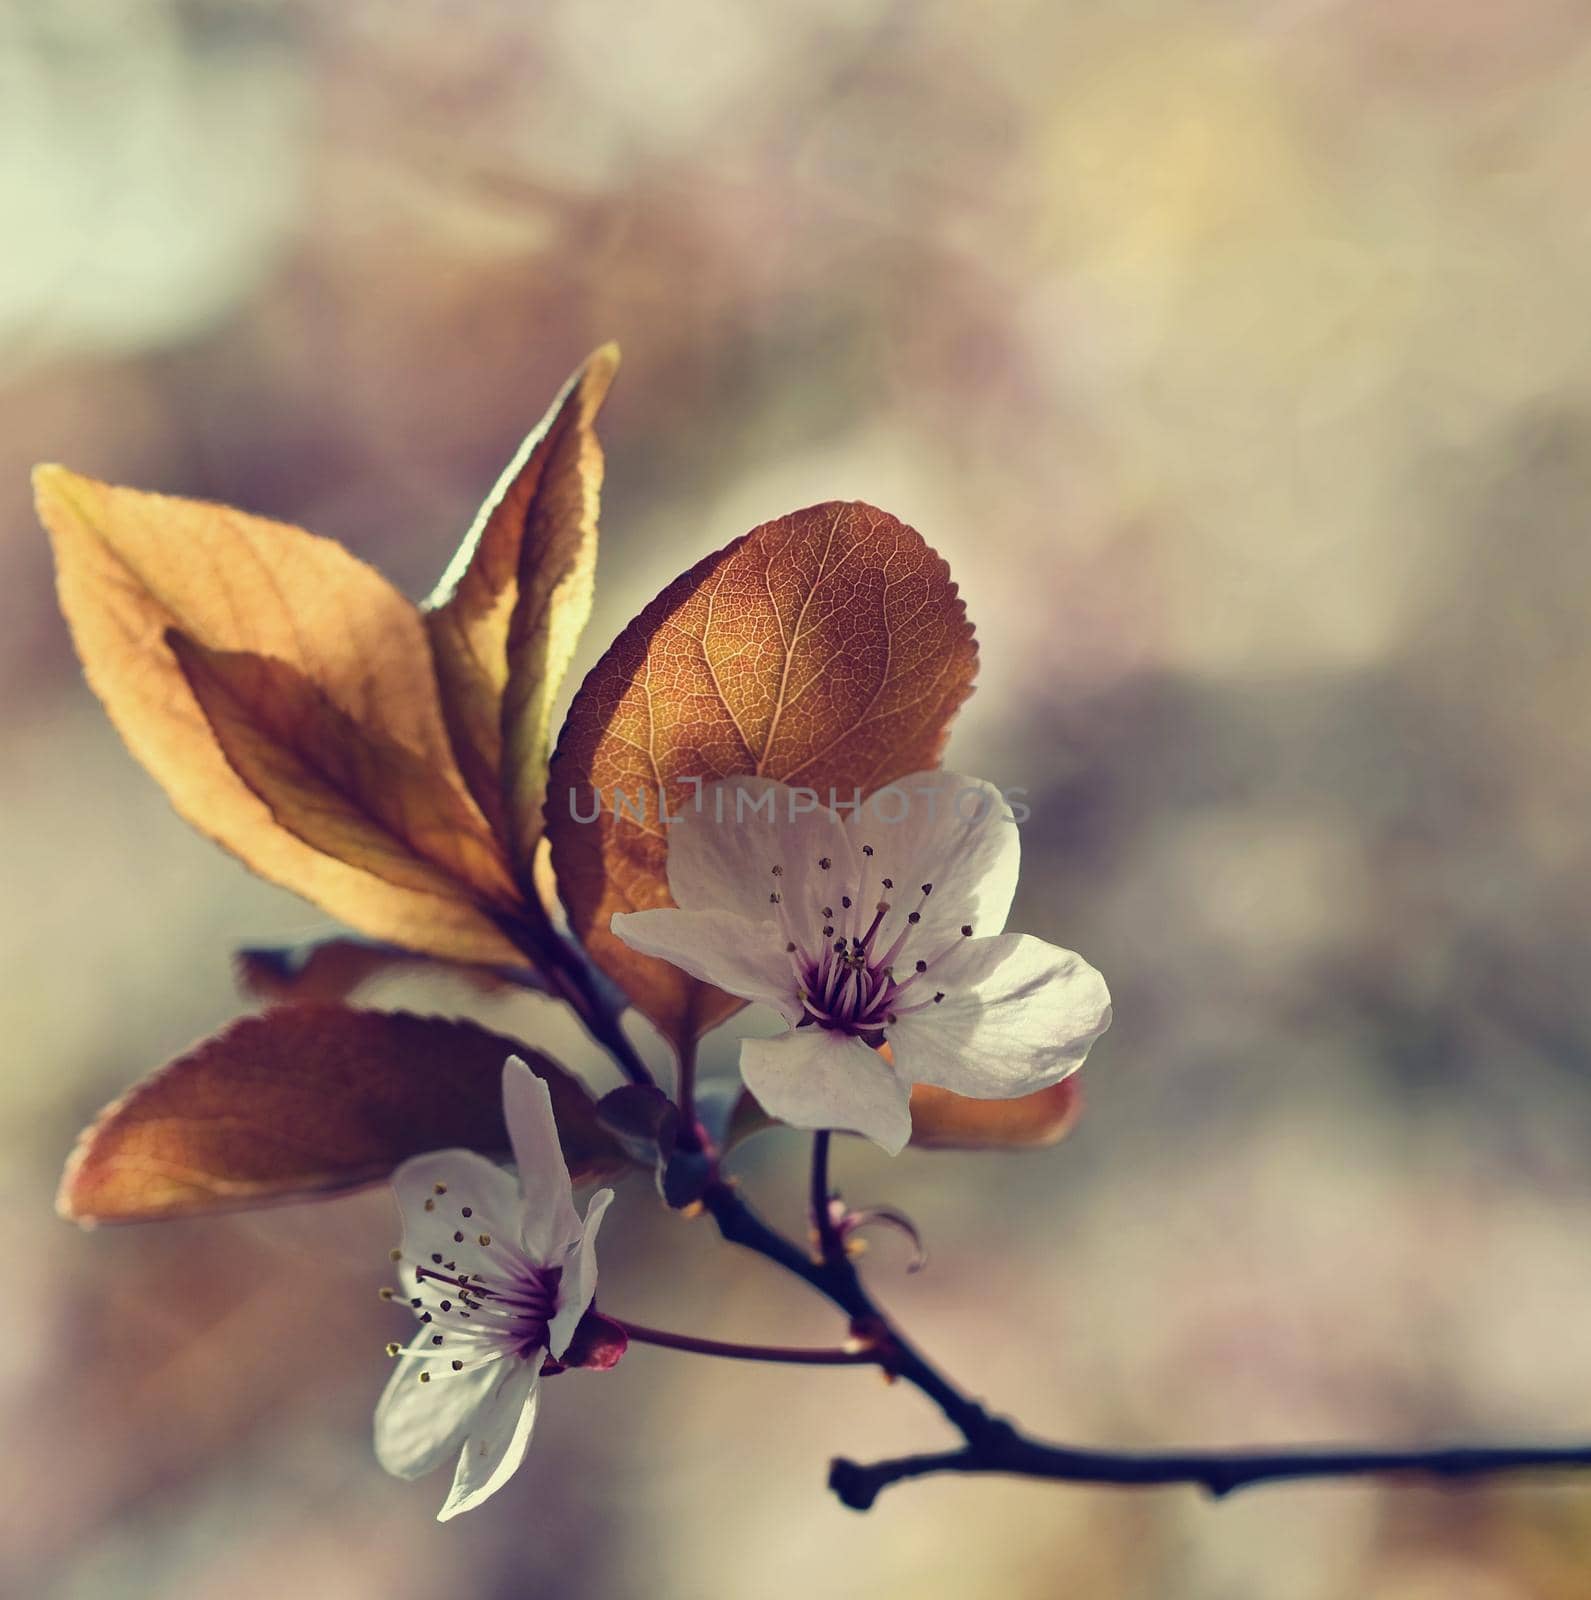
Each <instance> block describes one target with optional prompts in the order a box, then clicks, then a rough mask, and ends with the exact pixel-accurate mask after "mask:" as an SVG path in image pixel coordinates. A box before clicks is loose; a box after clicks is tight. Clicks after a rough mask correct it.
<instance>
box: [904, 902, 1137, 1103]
mask: <svg viewBox="0 0 1591 1600" xmlns="http://www.w3.org/2000/svg"><path fill="white" fill-rule="evenodd" d="M918 988H923V989H925V990H926V991H927V992H925V993H924V994H922V995H921V996H920V999H923V1000H930V999H931V995H932V993H933V992H935V991H939V992H942V993H943V994H944V999H943V1000H942V1001H940V1002H939V1003H938V1004H937V1005H935V1004H931V1003H930V1004H929V1005H926V1006H924V1007H923V1009H922V1010H920V1011H913V1012H910V1013H908V1014H905V1015H902V1016H900V1018H899V1020H898V1021H897V1022H896V1023H895V1024H894V1025H893V1026H892V1027H891V1028H890V1030H889V1042H890V1048H891V1049H892V1051H893V1052H894V1056H895V1061H896V1064H897V1065H898V1066H899V1067H900V1069H901V1071H902V1072H903V1073H905V1074H906V1076H907V1077H908V1078H910V1079H911V1080H912V1081H913V1082H915V1083H931V1084H937V1085H938V1086H939V1087H940V1088H942V1089H951V1090H954V1091H955V1093H957V1094H964V1095H970V1096H972V1097H973V1098H975V1099H979V1100H1008V1099H1013V1098H1015V1097H1016V1096H1017V1095H1024V1094H1032V1093H1033V1092H1034V1091H1035V1090H1037V1089H1043V1088H1046V1087H1047V1086H1048V1085H1050V1084H1052V1083H1059V1082H1060V1080H1061V1079H1062V1078H1064V1077H1066V1076H1067V1074H1069V1073H1071V1072H1075V1071H1076V1070H1077V1068H1078V1067H1080V1066H1081V1065H1082V1064H1083V1058H1084V1057H1085V1056H1086V1055H1087V1054H1088V1051H1089V1047H1090V1046H1091V1045H1092V1044H1093V1042H1094V1041H1095V1039H1097V1038H1098V1037H1099V1036H1100V1034H1102V1033H1103V1032H1104V1031H1105V1029H1106V1028H1108V1027H1109V1026H1110V993H1109V991H1108V990H1107V989H1106V987H1105V980H1104V979H1103V978H1102V977H1101V976H1100V975H1099V974H1098V973H1097V972H1096V971H1095V970H1094V969H1093V968H1092V967H1091V966H1089V964H1088V963H1087V962H1086V961H1085V960H1083V958H1082V957H1081V956H1079V955H1075V954H1073V952H1072V951H1070V950H1062V949H1059V948H1058V947H1057V946H1055V945H1052V944H1046V943H1045V942H1044V941H1043V940H1042V939H1035V938H1033V937H1032V936H1031V935H1030V934H1025V933H1003V934H1001V935H1000V936H999V937H998V938H995V939H966V940H963V941H962V943H961V944H960V945H959V946H957V947H956V948H954V949H952V950H951V951H950V952H949V953H948V954H946V955H945V957H944V958H943V959H942V960H941V961H939V962H938V963H937V964H936V965H935V967H934V969H933V971H932V972H930V973H926V974H924V976H923V978H922V980H921V982H920V984H916V985H913V988H912V989H911V990H910V991H908V993H909V994H911V995H914V996H915V994H916V990H917V989H918Z"/></svg>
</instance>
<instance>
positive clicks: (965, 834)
mask: <svg viewBox="0 0 1591 1600" xmlns="http://www.w3.org/2000/svg"><path fill="white" fill-rule="evenodd" d="M845 831H846V832H847V833H848V834H849V835H850V836H851V840H852V842H853V843H854V844H855V845H856V847H857V849H858V850H860V849H861V847H862V846H863V845H864V844H869V845H871V846H872V847H873V852H874V854H873V864H874V868H875V871H874V875H873V877H872V878H871V880H870V881H869V883H868V884H867V886H866V887H867V891H868V894H869V896H870V897H872V896H877V895H879V894H880V893H882V894H883V895H884V897H885V898H887V899H888V900H889V902H890V904H891V906H892V908H893V909H892V911H891V914H890V915H889V917H888V918H886V920H885V922H884V925H883V928H882V929H881V930H880V932H881V937H880V941H879V948H881V949H883V948H887V947H888V946H889V944H890V943H891V942H893V940H894V938H895V936H896V934H897V933H898V932H899V931H900V930H901V929H902V928H903V927H905V926H906V922H905V919H906V916H907V914H908V913H909V912H911V911H914V910H916V909H917V908H918V907H919V906H921V920H920V921H919V922H918V923H917V924H916V925H915V926H914V927H913V929H912V932H911V937H910V942H909V945H908V953H910V954H911V955H914V956H915V955H922V956H929V955H932V954H933V953H934V952H936V951H938V950H942V949H943V948H944V947H945V946H946V945H947V944H949V943H950V942H951V941H952V940H953V939H956V938H958V937H960V933H961V927H962V924H963V923H970V924H971V925H972V927H973V928H974V929H976V931H977V935H978V937H980V938H982V937H984V936H985V935H990V934H996V933H999V932H1000V931H1001V930H1002V929H1003V928H1004V927H1005V919H1006V918H1007V917H1008V916H1009V915H1010V913H1011V900H1012V897H1013V896H1014V895H1015V894H1016V884H1017V873H1018V870H1019V868H1020V866H1021V859H1022V842H1021V837H1020V830H1019V829H1018V827H1017V825H1016V823H1015V822H1014V821H1013V820H1012V818H1011V810H1010V807H1009V806H1007V805H1006V803H1005V801H1004V799H1003V798H1002V797H1001V795H1000V791H999V790H998V789H997V788H995V786H994V785H993V784H992V783H985V782H984V781H983V779H981V778H969V777H966V776H965V775H963V774H962V773H959V772H914V773H912V774H911V776H910V777H906V778H899V779H897V780H896V781H895V782H894V783H892V784H889V785H887V786H886V787H885V788H884V789H882V790H880V791H879V792H878V793H877V794H875V795H873V796H872V797H870V798H869V800H868V801H867V803H866V805H864V806H863V807H862V808H861V810H859V811H856V812H854V813H852V815H851V816H850V817H849V818H848V820H847V821H846V824H845ZM882 878H889V879H890V880H891V881H892V883H893V885H894V887H893V888H892V889H890V890H887V891H881V890H880V889H879V884H880V881H881V879H882ZM925 883H931V884H933V886H934V892H933V893H932V894H931V895H929V896H928V898H927V899H926V900H924V899H923V898H922V885H923V884H925Z"/></svg>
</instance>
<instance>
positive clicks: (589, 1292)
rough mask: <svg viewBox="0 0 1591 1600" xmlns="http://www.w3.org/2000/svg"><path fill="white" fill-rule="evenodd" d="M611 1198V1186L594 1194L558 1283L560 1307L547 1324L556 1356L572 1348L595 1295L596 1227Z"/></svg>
mask: <svg viewBox="0 0 1591 1600" xmlns="http://www.w3.org/2000/svg"><path fill="white" fill-rule="evenodd" d="M612 1201H613V1191H612V1190H611V1189H598V1190H597V1192H596V1193H595V1194H594V1195H592V1197H591V1203H590V1204H589V1205H588V1206H587V1207H586V1221H585V1231H584V1232H583V1233H582V1234H581V1235H580V1242H579V1243H578V1244H577V1245H576V1246H575V1247H574V1249H573V1250H572V1251H571V1252H570V1253H569V1256H568V1258H567V1259H566V1260H565V1262H564V1269H563V1279H562V1281H561V1282H560V1283H559V1285H558V1310H557V1312H556V1313H555V1314H554V1316H553V1318H552V1321H551V1322H549V1323H548V1324H547V1348H548V1350H550V1351H551V1352H552V1355H553V1356H554V1358H555V1359H556V1358H558V1357H561V1356H562V1355H563V1353H564V1351H565V1350H567V1349H568V1348H569V1341H570V1340H571V1339H572V1338H574V1334H575V1329H576V1328H577V1327H578V1326H579V1325H580V1319H581V1318H582V1317H583V1316H584V1315H585V1314H586V1311H587V1310H588V1308H589V1307H590V1305H591V1301H592V1298H593V1297H594V1296H595V1295H596V1292H597V1229H598V1228H599V1227H600V1226H601V1225H602V1218H603V1215H604V1213H605V1212H606V1211H607V1209H608V1206H609V1205H610V1204H611V1203H612Z"/></svg>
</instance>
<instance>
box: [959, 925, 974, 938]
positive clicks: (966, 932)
mask: <svg viewBox="0 0 1591 1600" xmlns="http://www.w3.org/2000/svg"><path fill="white" fill-rule="evenodd" d="M961 937H962V938H963V939H970V938H971V937H972V924H971V923H970V922H963V923H962V925H961Z"/></svg>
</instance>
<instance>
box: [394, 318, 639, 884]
mask: <svg viewBox="0 0 1591 1600" xmlns="http://www.w3.org/2000/svg"><path fill="white" fill-rule="evenodd" d="M618 364H619V350H618V346H617V345H612V344H609V345H604V346H603V347H602V348H601V349H600V350H598V351H596V353H595V354H593V355H592V356H591V357H590V359H589V360H588V361H587V362H586V363H585V365H584V366H583V367H581V368H580V370H579V371H578V372H576V373H575V375H574V376H573V377H572V378H571V379H570V380H569V382H568V383H567V384H566V385H565V386H564V388H563V390H562V392H561V393H560V394H559V396H558V398H557V399H556V400H554V401H553V403H552V406H551V408H550V409H549V410H548V412H547V415H546V416H545V417H543V418H542V420H541V422H540V424H539V425H538V426H537V428H536V430H535V432H533V433H532V434H531V435H530V437H529V438H528V439H526V440H525V442H524V444H522V445H521V446H520V448H519V452H518V454H517V455H516V456H515V457H514V459H513V461H511V462H510V463H509V466H508V470H507V471H506V472H504V474H503V476H502V477H501V478H500V479H499V480H498V483H497V486H496V488H495V489H493V491H492V493H491V494H490V495H489V496H488V498H487V500H486V503H485V504H484V505H483V506H482V507H481V510H480V512H479V514H478V515H477V517H476V519H475V523H474V525H473V526H472V527H471V528H470V531H469V533H468V534H467V535H466V537H465V539H464V543H463V544H462V545H461V546H460V548H459V551H458V553H457V554H456V555H455V556H454V558H453V561H452V563H451V564H450V565H449V567H448V570H447V572H446V573H444V574H443V577H442V581H441V583H440V584H439V585H438V586H437V590H436V593H435V594H433V595H432V596H431V598H430V600H429V601H427V602H426V617H425V620H426V628H427V630H428V632H429V633H430V636H431V647H432V649H433V651H434V652H435V655H436V670H437V678H438V681H439V682H440V684H441V689H442V706H443V711H444V713H445V714H446V717H447V725H448V731H449V733H450V734H451V735H452V739H453V748H454V750H455V751H456V752H457V755H458V761H459V766H460V769H461V770H462V771H463V773H464V777H465V780H466V782H467V783H468V784H469V788H470V792H471V793H472V794H473V795H474V796H475V798H476V800H477V802H478V803H479V804H480V806H481V809H482V810H483V811H484V812H485V813H486V815H487V816H488V817H490V818H491V819H492V821H493V825H494V826H495V827H496V828H497V829H498V831H499V833H500V835H501V836H502V838H503V839H504V840H505V841H507V842H508V843H509V844H510V846H511V849H512V852H513V859H514V862H515V865H516V870H517V871H518V873H519V876H520V881H521V882H522V883H523V884H524V885H525V892H526V895H527V897H528V896H529V895H530V892H531V891H530V873H531V863H532V860H533V857H534V854H535V849H536V843H537V840H539V839H540V837H541V833H542V803H543V801H544V800H545V798H546V780H547V755H548V749H549V746H550V743H551V717H552V705H553V701H554V699H555V698H556V697H557V694H558V690H559V687H560V685H561V684H562V682H563V676H564V673H565V672H567V671H568V668H569V662H570V660H571V659H572V657H573V655H574V651H575V646H576V644H577V643H578V641H579V638H580V633H581V630H582V629H583V628H584V627H585V624H586V619H587V618H588V617H589V616H590V615H591V593H592V581H593V576H594V572H595V566H596V550H597V512H598V505H599V498H600V493H601V488H602V448H601V446H600V445H599V444H598V442H597V436H596V430H595V424H596V416H597V412H598V410H599V409H600V407H601V405H602V401H603V399H604V397H605V396H606V394H607V392H608V387H609V385H610V384H611V383H612V382H613V375H614V373H615V371H616V370H617V369H618Z"/></svg>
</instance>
